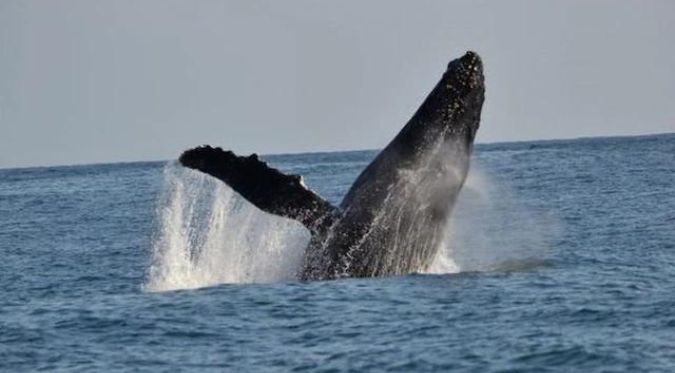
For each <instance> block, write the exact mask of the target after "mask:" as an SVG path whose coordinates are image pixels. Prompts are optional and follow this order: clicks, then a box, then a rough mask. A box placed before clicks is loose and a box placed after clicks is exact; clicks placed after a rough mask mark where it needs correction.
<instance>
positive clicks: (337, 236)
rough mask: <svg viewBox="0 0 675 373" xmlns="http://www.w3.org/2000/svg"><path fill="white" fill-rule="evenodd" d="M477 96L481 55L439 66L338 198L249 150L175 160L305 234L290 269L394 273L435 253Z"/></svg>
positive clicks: (317, 276) (456, 187) (464, 159)
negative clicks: (415, 104)
mask: <svg viewBox="0 0 675 373" xmlns="http://www.w3.org/2000/svg"><path fill="white" fill-rule="evenodd" d="M484 97H485V86H484V77H483V66H482V62H481V59H480V57H479V56H478V55H477V54H476V53H474V52H467V53H466V54H465V55H464V56H463V57H461V58H458V59H455V60H453V61H451V62H450V63H449V64H448V67H447V70H446V71H445V73H444V74H443V76H442V78H441V79H440V81H439V82H438V83H437V84H436V86H435V87H434V89H433V90H432V91H431V93H430V94H429V95H428V96H427V98H426V99H425V100H424V102H423V103H422V105H421V106H420V108H419V109H418V110H417V111H416V112H415V114H414V115H413V117H412V118H411V119H410V121H409V122H408V123H407V124H406V125H405V126H404V127H403V129H402V130H401V131H400V132H399V133H398V135H397V136H396V137H395V138H394V139H393V140H392V141H391V142H390V143H389V144H388V145H387V146H386V147H385V148H384V149H383V150H382V151H381V152H380V153H379V154H378V155H377V156H376V157H375V159H374V160H373V161H372V162H371V163H370V164H369V165H368V166H367V167H366V168H365V169H364V170H363V172H361V174H360V175H359V176H358V177H357V179H356V181H355V182H354V184H353V185H352V186H351V188H350V189H349V191H348V192H347V194H346V195H345V197H344V199H343V201H342V203H341V204H340V206H333V205H331V204H330V203H328V202H327V201H326V200H324V199H323V198H321V197H320V196H319V195H317V194H316V193H314V192H313V191H311V190H309V189H308V188H307V187H305V186H304V184H303V183H302V178H301V177H300V176H298V175H286V174H283V173H282V172H280V171H278V170H276V169H274V168H271V167H269V166H268V165H267V164H266V163H265V162H262V161H261V160H259V159H258V156H257V155H256V154H253V155H250V156H248V157H242V156H237V155H235V154H234V153H232V152H231V151H224V150H222V149H221V148H213V147H210V146H200V147H197V148H194V149H190V150H187V151H185V152H184V153H183V154H182V155H181V156H180V158H179V161H180V163H181V164H182V165H183V166H185V167H189V168H193V169H196V170H199V171H202V172H204V173H207V174H209V175H211V176H214V177H216V178H218V179H220V180H222V181H223V182H225V183H226V184H227V185H229V186H230V187H231V188H232V189H234V190H235V191H236V192H238V193H239V194H240V195H241V196H242V197H244V198H245V199H246V200H248V201H249V202H251V203H252V204H253V205H255V206H257V207H258V208H260V209H261V210H263V211H266V212H268V213H270V214H275V215H280V216H283V217H286V218H290V219H295V220H297V221H299V222H300V223H302V224H303V225H304V226H305V227H307V229H309V231H310V232H311V239H310V242H309V245H308V247H307V248H306V251H305V257H304V263H303V266H302V268H301V270H300V273H299V277H300V278H301V279H302V280H324V279H335V278H341V277H374V276H387V275H400V274H408V273H413V272H419V271H423V270H425V269H427V268H428V267H429V265H430V264H431V262H432V261H433V260H434V258H435V256H436V255H437V254H438V251H439V247H440V244H441V242H442V240H443V238H444V236H445V230H446V227H447V225H448V224H447V222H448V219H449V217H450V213H451V211H452V208H453V205H454V203H455V199H456V198H457V195H458V193H459V191H460V189H461V188H462V185H463V183H464V180H465V178H466V175H467V172H468V169H469V159H470V156H471V152H472V149H473V141H474V138H475V136H476V131H477V130H478V126H479V122H480V115H481V109H482V106H483V101H484Z"/></svg>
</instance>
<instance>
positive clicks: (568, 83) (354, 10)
mask: <svg viewBox="0 0 675 373" xmlns="http://www.w3.org/2000/svg"><path fill="white" fill-rule="evenodd" d="M673 45H675V1H671V0H663V1H653V0H634V1H622V0H611V1H604V0H593V1H588V0H564V1H555V0H549V1H540V0H531V1H523V0H517V1H516V0H513V1H476V0H467V1H445V0H444V1H434V0H424V1H412V0H409V1H396V0H379V1H376V0H367V1H362V0H341V1H330V2H329V1H316V0H302V1H300V0H289V1H276V0H268V1H260V0H242V1H215V0H199V1H188V0H180V1H176V0H145V1H135V0H134V1H128V0H115V1H97V0H56V1H41V0H21V1H19V0H16V1H15V0H0V168H6V167H25V166H37V165H42V166H46V165H63V164H86V163H101V162H122V161H140V160H167V159H175V158H177V157H178V155H180V153H181V152H182V151H183V150H185V149H188V148H191V147H194V146H197V145H201V144H212V145H217V146H222V147H224V148H226V149H232V150H234V151H235V152H238V153H241V154H248V153H251V152H257V153H261V154H271V153H289V152H293V153H295V152H313V151H335V150H355V149H377V148H382V147H384V146H385V145H386V144H387V143H388V142H389V141H390V140H391V138H393V136H394V135H395V134H396V133H397V132H398V131H399V130H400V129H401V128H402V127H403V125H404V124H405V123H406V122H407V120H408V119H409V118H410V117H411V115H412V114H413V112H414V111H415V109H417V107H418V106H419V105H420V103H421V102H422V101H423V99H424V98H425V97H426V95H427V94H428V93H429V91H430V90H431V89H432V88H433V86H434V85H435V84H436V82H437V80H438V79H439V78H440V76H441V74H442V73H443V71H444V70H445V66H446V65H447V63H448V61H450V60H451V59H454V58H456V57H459V56H461V55H462V54H463V53H464V52H465V51H467V50H474V51H476V52H478V53H479V54H480V55H481V56H482V58H483V62H484V65H485V75H486V102H485V106H484V108H483V117H482V118H483V119H482V122H481V128H480V130H479V133H478V138H477V142H480V143H486V142H501V141H519V140H532V139H553V138H575V137H587V136H615V135H637V134H649V133H662V132H675V102H674V100H673V99H675V48H673Z"/></svg>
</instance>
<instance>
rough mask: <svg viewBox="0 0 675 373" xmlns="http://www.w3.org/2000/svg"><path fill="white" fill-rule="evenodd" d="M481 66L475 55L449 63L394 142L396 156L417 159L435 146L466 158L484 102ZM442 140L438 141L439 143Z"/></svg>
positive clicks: (470, 53)
mask: <svg viewBox="0 0 675 373" xmlns="http://www.w3.org/2000/svg"><path fill="white" fill-rule="evenodd" d="M484 81H485V78H484V76H483V63H482V61H481V58H480V57H479V56H478V54H477V53H475V52H471V51H469V52H466V54H464V56H462V57H460V58H457V59H455V60H452V61H450V63H448V67H447V69H446V71H445V72H444V73H443V76H442V77H441V79H440V81H439V82H438V84H436V86H435V87H434V89H433V90H432V91H431V93H429V95H428V96H427V98H426V99H425V100H424V102H423V103H422V105H421V106H420V107H419V109H417V112H415V115H413V117H412V118H411V119H410V121H409V122H408V124H407V125H406V126H405V127H404V128H403V130H401V132H400V133H399V135H398V136H397V137H396V138H395V139H394V143H398V144H399V145H396V146H395V147H396V148H397V149H398V153H399V154H400V153H401V152H403V153H408V154H409V155H411V156H412V157H411V156H406V157H404V158H406V160H407V161H409V160H411V159H414V158H417V156H418V155H419V154H423V153H426V152H427V151H428V150H430V149H433V148H434V147H436V146H437V145H438V144H453V145H452V146H453V148H454V149H456V150H458V151H460V152H463V153H465V154H468V153H470V152H471V148H472V144H473V141H474V138H475V136H476V132H477V131H478V125H479V122H480V114H481V109H482V107H483V101H484V99H485V84H484ZM440 140H442V141H440Z"/></svg>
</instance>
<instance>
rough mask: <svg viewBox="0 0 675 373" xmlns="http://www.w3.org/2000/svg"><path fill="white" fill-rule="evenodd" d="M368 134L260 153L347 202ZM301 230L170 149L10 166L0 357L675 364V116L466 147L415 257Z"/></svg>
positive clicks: (27, 367)
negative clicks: (348, 142) (328, 257)
mask: <svg viewBox="0 0 675 373" xmlns="http://www.w3.org/2000/svg"><path fill="white" fill-rule="evenodd" d="M195 145H197V144H195ZM375 154H376V152H375V151H354V152H334V153H314V154H287V155H271V156H263V157H262V158H264V159H265V160H267V161H269V162H270V163H271V164H272V165H273V166H275V167H278V168H280V169H282V170H284V171H286V172H292V173H298V174H301V175H303V176H304V179H305V183H306V184H307V185H308V186H309V187H310V188H312V189H314V190H315V191H317V192H318V193H320V194H321V195H323V196H324V197H325V198H327V199H328V200H329V201H331V202H332V203H334V204H338V203H339V201H340V200H341V198H342V196H343V195H344V194H345V193H346V191H347V189H348V188H349V186H350V185H351V183H352V182H353V180H354V179H355V177H356V176H357V175H358V173H359V172H360V171H361V170H362V169H363V168H364V167H365V166H366V165H367V164H368V163H369V161H370V160H371V159H372V158H373V157H374V155H375ZM307 239H308V234H307V232H306V231H305V230H304V228H302V227H301V226H300V225H299V224H298V223H296V222H293V221H289V220H286V219H282V218H278V217H274V216H270V215H268V214H265V213H263V212H261V211H259V210H257V209H255V208H254V207H252V206H251V205H250V204H248V203H247V202H245V201H243V200H242V199H241V198H240V197H238V196H237V195H235V194H234V193H233V192H232V191H231V190H230V189H229V188H228V187H226V186H225V185H224V184H222V183H220V182H218V181H216V180H215V179H213V178H211V177H209V176H206V175H203V174H200V173H198V172H196V171H193V170H188V169H185V168H183V167H181V166H179V165H177V164H176V162H175V161H169V162H138V163H119V164H100V165H84V166H67V167H37V168H21V169H2V170H0V254H1V255H2V260H0V284H2V297H0V370H2V371H7V372H19V371H37V370H44V371H172V372H173V371H218V372H220V371H232V372H235V371H236V372H289V371H294V372H347V371H353V372H365V371H387V372H394V371H398V372H446V371H467V372H559V371H560V372H674V371H675V134H664V135H651V136H640V137H614V138H611V137H609V138H584V139H576V140H559V141H558V140H555V141H533V142H517V143H501V144H479V145H477V147H476V149H475V152H474V157H473V163H472V168H471V172H470V175H469V178H468V180H467V182H466V184H465V187H464V189H463V191H462V193H461V195H460V197H459V200H458V203H457V205H456V207H455V210H454V212H453V217H452V221H451V223H450V226H449V227H448V234H447V238H446V242H445V243H444V245H443V247H442V248H441V249H440V253H439V257H438V258H437V259H436V261H435V263H434V265H433V266H432V268H430V269H429V270H428V271H426V272H425V273H418V274H411V275H407V276H400V277H389V278H368V279H342V280H336V281H322V282H309V283H303V282H299V281H297V279H296V277H295V276H296V271H297V267H298V265H299V261H300V260H301V258H302V250H303V249H304V245H305V244H306V242H307Z"/></svg>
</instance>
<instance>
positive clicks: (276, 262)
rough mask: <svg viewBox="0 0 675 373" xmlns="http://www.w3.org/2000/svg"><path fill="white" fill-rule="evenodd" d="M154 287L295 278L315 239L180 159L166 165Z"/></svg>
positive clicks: (150, 279)
mask: <svg viewBox="0 0 675 373" xmlns="http://www.w3.org/2000/svg"><path fill="white" fill-rule="evenodd" d="M163 188H164V189H163V191H162V194H161V196H160V198H159V202H158V207H157V213H156V215H157V217H156V219H157V227H156V233H155V237H154V240H153V246H152V251H153V253H152V264H151V266H150V269H149V273H148V279H147V282H146V284H145V286H144V288H145V289H146V290H148V291H164V290H175V289H187V288H199V287H205V286H212V285H217V284H222V283H250V282H275V281H284V280H293V279H295V278H296V275H297V271H298V269H299V267H300V264H301V262H302V258H303V255H304V250H305V247H306V245H307V242H308V241H309V232H307V230H306V229H305V228H304V227H303V226H302V225H301V224H300V223H298V222H295V221H291V220H288V219H284V218H280V217H277V216H273V215H270V214H267V213H264V212H262V211H260V210H258V209H256V208H255V207H253V206H252V205H250V204H249V203H248V202H247V201H245V200H244V199H243V198H242V197H240V196H239V195H237V194H236V193H234V192H233V191H232V189H230V188H229V187H228V186H227V185H225V184H224V183H222V182H220V181H219V180H216V179H214V178H212V177H210V176H208V175H205V174H203V173H201V172H197V171H193V170H191V169H187V168H184V167H182V166H180V165H179V164H177V163H176V162H171V163H169V164H167V165H166V166H165V168H164V186H163Z"/></svg>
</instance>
